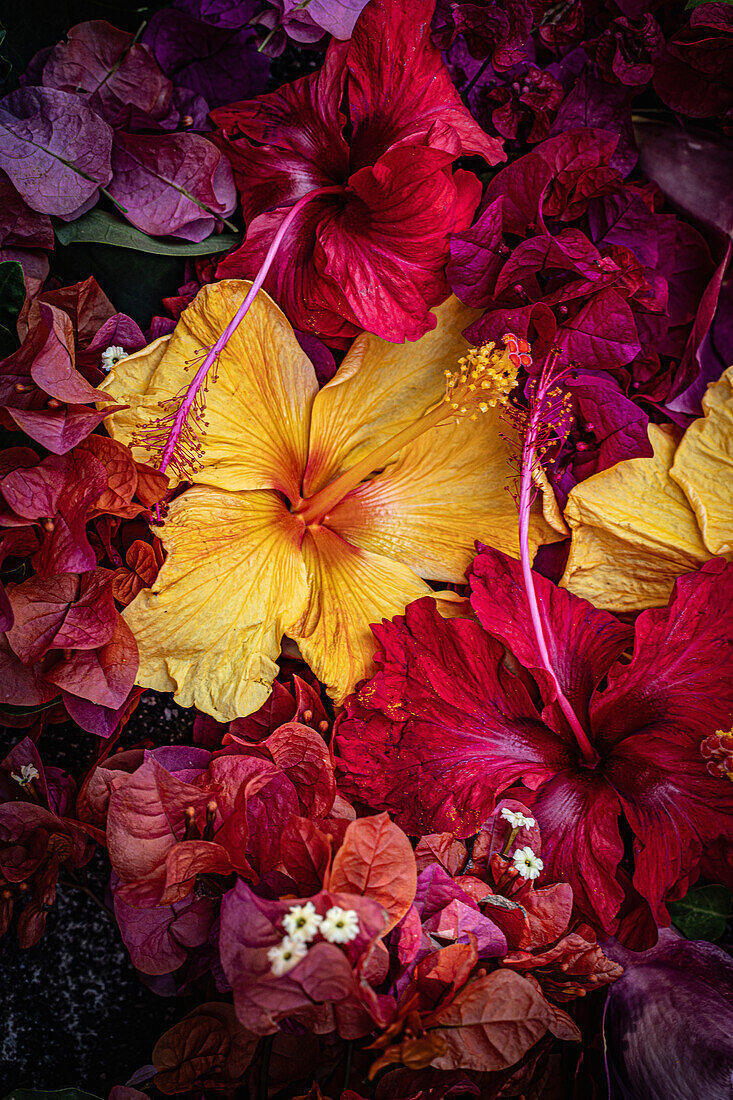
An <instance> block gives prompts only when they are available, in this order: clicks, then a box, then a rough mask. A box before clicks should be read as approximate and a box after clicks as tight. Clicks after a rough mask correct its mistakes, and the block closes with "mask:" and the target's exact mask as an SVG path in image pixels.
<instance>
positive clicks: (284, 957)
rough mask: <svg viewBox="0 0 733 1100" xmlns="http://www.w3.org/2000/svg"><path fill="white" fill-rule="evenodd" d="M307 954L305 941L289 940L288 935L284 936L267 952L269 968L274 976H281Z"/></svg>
mask: <svg viewBox="0 0 733 1100" xmlns="http://www.w3.org/2000/svg"><path fill="white" fill-rule="evenodd" d="M307 954H308V944H307V943H303V941H302V940H291V938H290V936H285V937H284V939H283V940H282V942H281V943H279V944H278V945H277V947H271V948H270V950H269V951H268V952H267V957H268V959H269V960H270V970H271V971H272V973H273V974H274V975H275V977H276V978H281V977H282V976H283V974H287V972H288V970H292V969H293V967H294V966H297V965H298V963H299V962H300V961H301V959H304V958H305V957H306V955H307Z"/></svg>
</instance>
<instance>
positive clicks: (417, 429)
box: [292, 342, 520, 525]
mask: <svg viewBox="0 0 733 1100" xmlns="http://www.w3.org/2000/svg"><path fill="white" fill-rule="evenodd" d="M511 347H512V346H511V345H510V347H509V350H506V349H502V350H500V349H498V348H497V347H496V345H495V344H494V343H493V342H492V343H489V344H483V345H482V346H481V347H478V348H469V349H468V351H467V352H466V354H465V356H462V357H461V358H460V359H459V360H458V369H457V370H453V371H451V370H446V371H445V372H444V373H445V393H444V395H443V397H442V399H441V400H440V401H439V402H438V403H437V404H436V405H434V406H433V407H432V408H430V409H428V410H427V412H425V413H423V414H422V415H421V416H418V417H417V418H416V419H415V420H414V421H413V423H412V424H409V425H408V426H407V427H406V428H403V429H402V431H399V432H397V434H396V435H394V436H392V438H391V439H388V440H386V441H385V442H384V443H382V444H380V446H378V447H375V449H374V450H373V451H371V452H370V453H369V454H368V455H366V456H365V457H364V458H362V459H361V460H360V461H359V462H357V463H356V464H355V465H354V466H352V467H351V469H349V470H346V471H344V473H342V474H340V475H339V477H337V478H335V480H334V481H332V482H330V483H329V484H328V485H325V486H324V487H323V488H322V489H320V490H319V491H318V492H317V493H315V494H314V495H313V496H311V497H307V498H305V499H303V500H299V501H297V502H296V503H294V505H293V509H292V510H293V512H294V513H295V514H296V515H298V516H300V518H301V519H302V520H303V522H304V523H305V524H306V525H311V524H320V523H323V522H324V521H325V520H326V519H327V517H328V514H329V512H331V510H332V509H333V508H335V507H336V505H337V504H338V503H339V502H340V501H341V500H343V498H344V497H345V496H346V495H347V494H348V493H350V492H351V491H352V489H355V488H356V487H357V485H360V484H361V482H362V481H364V480H365V479H366V478H368V477H369V475H370V474H372V473H374V472H375V471H376V470H381V469H383V468H384V466H385V464H386V463H387V462H388V461H389V459H390V458H392V457H393V456H394V455H396V454H397V452H398V451H401V450H402V448H403V447H405V446H407V444H408V443H411V442H412V441H413V440H415V439H417V438H418V437H419V436H421V435H422V434H423V433H424V432H426V431H429V430H430V429H431V428H435V427H437V426H438V425H440V424H449V423H451V422H453V423H458V422H459V421H460V420H462V419H463V418H464V417H465V418H467V419H469V420H478V418H479V416H480V415H481V414H482V413H486V412H488V411H489V409H492V408H495V407H496V406H497V405H498V404H501V405H506V404H507V402H508V400H509V396H510V394H511V392H512V390H513V389H515V388H516V386H517V371H518V368H519V365H520V364H519V360H518V357H517V355H516V353H515V352H514V351H513V350H511Z"/></svg>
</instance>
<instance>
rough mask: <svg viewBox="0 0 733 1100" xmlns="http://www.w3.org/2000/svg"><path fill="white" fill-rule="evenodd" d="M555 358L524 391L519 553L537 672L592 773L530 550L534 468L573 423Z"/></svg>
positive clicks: (594, 757) (590, 751)
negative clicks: (558, 666)
mask: <svg viewBox="0 0 733 1100" xmlns="http://www.w3.org/2000/svg"><path fill="white" fill-rule="evenodd" d="M509 335H511V334H508V335H507V337H505V340H507V339H508V336H509ZM514 339H516V337H514ZM559 355H560V352H559V351H558V350H557V349H555V350H554V351H553V352H552V354H551V355H550V356H549V358H548V360H547V362H546V363H545V366H544V368H543V370H542V373H541V375H540V376H539V378H538V379H536V380H535V379H533V380H532V381H531V383H530V387H529V391H528V393H529V400H530V408H529V416H528V418H527V424H526V429H525V433H524V442H523V446H522V463H521V472H520V479H519V552H520V559H521V563H522V576H523V578H524V587H525V590H526V593H527V602H528V603H529V612H530V617H531V619H532V627H533V629H534V635H535V638H536V640H537V648H538V650H539V654H540V658H541V660H542V666H543V668H544V669H545V671H546V672H548V673H549V675H550V677H551V679H552V682H553V686H554V688H555V695H556V698H557V702H558V705H559V707H560V709H561V710H562V712H563V714H564V715H565V718H566V719H567V722H568V725H569V726H570V729H571V730H572V732H573V735H574V737H575V740H576V741H577V743H578V747H579V749H580V752H581V755H582V757H583V760H584V762H585V764H586V765H587V766H588V767H590V768H593V767H595V765H596V764H597V763H598V760H599V759H600V758H599V756H598V753H597V752H596V750H595V749H594V748H593V746H592V745H591V743H590V740H589V739H588V735H587V733H586V732H585V730H584V729H583V726H582V725H581V723H580V720H579V719H578V716H577V714H576V713H575V711H574V710H573V707H572V704H571V703H570V700H569V699H568V698H567V696H566V695H565V692H564V691H563V690H562V687H561V686H560V681H559V680H558V678H557V674H556V673H555V669H554V668H553V665H552V661H551V659H550V652H549V646H548V639H551V638H552V633H551V630H550V625H549V623H548V622H547V621H546V618H545V617H544V616H543V614H542V610H541V608H540V606H539V601H538V599H537V591H536V589H535V584H534V574H533V572H532V559H531V556H530V550H529V519H530V509H531V507H532V499H533V491H534V485H535V481H536V480H537V466H538V464H539V466H540V468H541V466H542V460H543V458H544V457H545V455H546V453H547V451H548V449H549V448H550V447H551V446H552V445H553V444H554V443H556V442H561V441H562V440H563V439H564V438H565V436H566V435H567V433H568V431H569V430H570V425H571V423H572V417H571V412H570V395H569V394H568V393H567V392H566V391H564V390H563V388H562V386H561V385H560V382H561V381H562V379H563V378H564V377H565V376H566V375H567V374H568V373H569V368H568V369H566V370H563V371H557V370H556V365H557V360H558V357H559Z"/></svg>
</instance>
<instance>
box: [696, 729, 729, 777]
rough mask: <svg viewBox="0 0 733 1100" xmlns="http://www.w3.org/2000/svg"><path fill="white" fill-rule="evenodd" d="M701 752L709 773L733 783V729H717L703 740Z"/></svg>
mask: <svg viewBox="0 0 733 1100" xmlns="http://www.w3.org/2000/svg"><path fill="white" fill-rule="evenodd" d="M700 752H701V753H702V756H703V758H704V760H705V761H706V764H705V769H706V771H707V772H708V774H709V775H714V776H716V778H719V779H730V781H731V782H732V783H733V729H730V730H727V731H726V730H716V731H715V733H714V734H711V735H710V737H706V738H705V739H704V740H703V741H702V742H701V744H700Z"/></svg>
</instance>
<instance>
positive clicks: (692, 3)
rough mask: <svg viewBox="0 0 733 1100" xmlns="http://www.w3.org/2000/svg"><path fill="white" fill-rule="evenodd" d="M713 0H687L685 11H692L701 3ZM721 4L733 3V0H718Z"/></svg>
mask: <svg viewBox="0 0 733 1100" xmlns="http://www.w3.org/2000/svg"><path fill="white" fill-rule="evenodd" d="M710 2H711V0H687V4H686V5H685V11H691V10H692V8H699V7H700V5H701V4H709V3H710ZM718 2H719V3H721V4H733V0H718Z"/></svg>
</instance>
